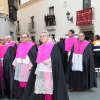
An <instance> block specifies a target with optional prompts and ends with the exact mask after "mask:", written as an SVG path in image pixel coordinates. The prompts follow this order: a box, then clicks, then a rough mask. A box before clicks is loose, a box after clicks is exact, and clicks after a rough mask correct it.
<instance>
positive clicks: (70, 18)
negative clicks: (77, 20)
mask: <svg viewBox="0 0 100 100" xmlns="http://www.w3.org/2000/svg"><path fill="white" fill-rule="evenodd" d="M66 15H67V19H68V20H69V21H71V22H72V23H73V17H70V13H69V11H67V13H66Z"/></svg>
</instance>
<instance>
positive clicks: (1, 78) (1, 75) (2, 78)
mask: <svg viewBox="0 0 100 100" xmlns="http://www.w3.org/2000/svg"><path fill="white" fill-rule="evenodd" d="M2 68H3V67H2V62H1V59H0V81H1V85H2V87H3V89H5V85H4V77H3V69H2Z"/></svg>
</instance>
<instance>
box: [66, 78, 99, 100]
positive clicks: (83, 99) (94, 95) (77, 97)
mask: <svg viewBox="0 0 100 100" xmlns="http://www.w3.org/2000/svg"><path fill="white" fill-rule="evenodd" d="M97 82H98V87H97V88H92V89H91V90H87V91H84V92H70V91H69V90H68V94H69V100H100V78H97Z"/></svg>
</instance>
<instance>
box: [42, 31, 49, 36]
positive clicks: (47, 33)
mask: <svg viewBox="0 0 100 100" xmlns="http://www.w3.org/2000/svg"><path fill="white" fill-rule="evenodd" d="M42 33H45V34H46V35H47V36H49V32H48V31H43V32H42ZM42 33H41V34H42Z"/></svg>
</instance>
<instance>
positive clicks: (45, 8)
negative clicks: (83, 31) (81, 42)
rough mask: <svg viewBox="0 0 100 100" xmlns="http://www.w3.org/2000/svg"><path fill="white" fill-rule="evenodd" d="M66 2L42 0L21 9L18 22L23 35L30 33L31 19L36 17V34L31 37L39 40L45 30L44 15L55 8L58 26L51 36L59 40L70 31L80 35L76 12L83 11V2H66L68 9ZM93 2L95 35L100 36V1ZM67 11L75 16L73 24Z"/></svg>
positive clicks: (51, 32) (79, 0)
mask: <svg viewBox="0 0 100 100" xmlns="http://www.w3.org/2000/svg"><path fill="white" fill-rule="evenodd" d="M22 1H23V0H22ZM64 1H65V0H41V1H40V2H37V3H34V4H31V5H28V6H27V7H24V8H21V9H19V11H18V20H19V21H20V25H21V33H29V32H28V23H29V22H30V21H31V19H30V17H31V16H34V21H35V22H36V33H34V34H33V33H32V34H31V35H35V36H36V40H38V39H39V37H40V33H41V32H42V31H44V30H45V23H44V15H45V14H48V13H49V7H51V6H54V13H55V16H56V23H57V26H56V30H55V31H50V34H55V37H56V38H57V39H58V40H59V38H61V37H65V34H67V32H68V30H69V29H74V30H75V32H76V34H78V33H79V31H80V27H78V26H76V11H79V10H82V9H83V0H66V1H67V7H63V3H64ZM91 2H92V6H93V7H94V8H95V19H96V20H95V23H94V26H95V33H96V34H100V33H99V25H100V14H99V13H100V11H99V8H100V7H99V4H100V0H91ZM67 11H69V12H70V15H71V16H73V23H72V22H70V21H68V19H67V16H66V13H67Z"/></svg>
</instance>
